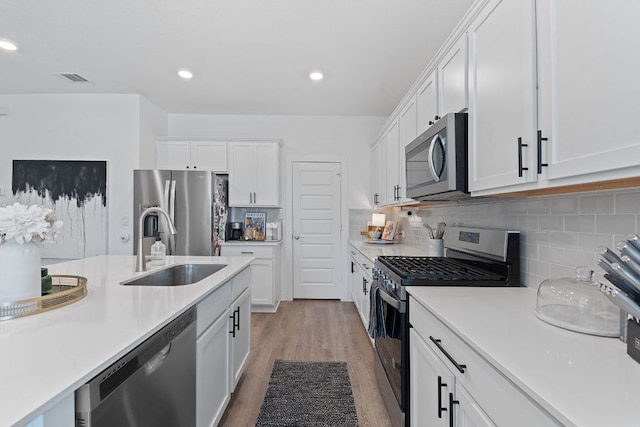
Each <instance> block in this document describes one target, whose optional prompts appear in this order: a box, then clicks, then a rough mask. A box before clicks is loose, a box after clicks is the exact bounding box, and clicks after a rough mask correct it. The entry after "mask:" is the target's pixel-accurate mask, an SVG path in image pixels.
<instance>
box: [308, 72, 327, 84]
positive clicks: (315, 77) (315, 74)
mask: <svg viewBox="0 0 640 427" xmlns="http://www.w3.org/2000/svg"><path fill="white" fill-rule="evenodd" d="M323 77H324V76H323V75H322V73H321V72H320V71H314V72H313V73H311V74H309V78H310V79H311V80H313V81H316V82H317V81H319V80H322V78H323Z"/></svg>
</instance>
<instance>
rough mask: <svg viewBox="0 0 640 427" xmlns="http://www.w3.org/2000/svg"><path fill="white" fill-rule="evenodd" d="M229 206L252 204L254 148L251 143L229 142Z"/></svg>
mask: <svg viewBox="0 0 640 427" xmlns="http://www.w3.org/2000/svg"><path fill="white" fill-rule="evenodd" d="M229 149H230V153H229V160H230V164H229V206H252V203H251V202H252V200H253V191H254V188H253V182H254V173H255V170H254V163H255V160H254V150H253V146H252V144H251V143H248V142H246V143H240V142H232V143H230V144H229Z"/></svg>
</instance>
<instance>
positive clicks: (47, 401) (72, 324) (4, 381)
mask: <svg viewBox="0 0 640 427" xmlns="http://www.w3.org/2000/svg"><path fill="white" fill-rule="evenodd" d="M252 260H253V258H252V257H186V256H180V257H178V256H176V257H172V256H169V257H167V265H170V264H180V263H184V262H210V263H216V264H227V267H226V268H223V269H222V270H220V271H218V272H216V273H215V274H213V275H211V276H209V277H208V278H206V279H204V280H202V281H200V282H198V283H194V284H192V285H187V286H174V287H152V286H122V285H120V284H119V283H120V282H122V281H125V280H127V279H129V278H132V277H139V276H143V275H146V274H149V273H150V272H152V271H153V270H157V269H159V268H163V267H151V268H149V269H148V270H147V271H146V272H142V273H135V272H134V270H135V269H134V266H135V257H134V256H118V255H110V256H100V257H94V258H86V259H82V260H77V261H72V262H65V263H60V264H53V265H50V266H49V274H52V275H55V274H72V275H78V276H83V277H86V278H87V289H88V293H87V296H85V297H84V298H83V299H82V300H80V301H78V302H75V303H73V304H71V305H68V306H66V307H61V308H58V309H54V310H52V311H49V312H45V313H41V314H36V315H31V316H26V317H23V318H17V319H11V320H6V321H3V322H0V349H1V350H0V351H1V353H0V354H1V356H0V360H1V363H0V425H1V426H5V425H14V424H16V423H24V422H27V421H30V420H31V419H32V418H33V417H35V416H37V415H39V414H40V413H42V412H44V411H46V410H47V409H49V408H50V407H52V406H53V405H55V404H56V403H58V401H60V400H61V399H62V398H64V397H65V396H67V395H69V393H72V392H74V391H75V390H76V389H77V388H78V387H79V386H80V385H82V384H84V383H85V382H87V381H88V380H90V379H91V378H93V377H94V376H95V375H96V374H98V373H99V372H100V371H102V370H103V369H104V368H106V367H107V366H109V365H110V364H111V363H113V362H115V361H116V360H117V359H119V358H120V357H121V356H123V355H125V354H126V353H127V352H129V351H130V350H131V349H133V348H134V347H135V346H137V345H138V344H140V343H141V342H143V341H144V340H145V339H146V338H148V337H150V336H151V335H153V334H154V333H155V332H157V331H158V330H160V329H161V328H162V327H163V326H164V325H166V324H167V323H169V322H170V321H171V320H173V319H174V318H176V317H177V316H178V315H180V314H181V313H183V312H184V311H185V310H186V309H187V308H189V307H191V306H193V305H194V304H196V303H197V302H198V301H199V300H201V299H202V298H203V297H204V296H205V295H207V294H208V293H209V292H211V291H212V290H214V289H215V288H216V287H217V286H218V285H220V284H221V283H223V282H225V281H227V280H228V279H230V278H231V277H233V276H235V275H236V274H237V273H238V272H239V271H241V270H242V269H244V268H245V267H246V266H248V265H249V264H250V263H251V261H252Z"/></svg>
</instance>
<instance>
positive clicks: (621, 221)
mask: <svg viewBox="0 0 640 427" xmlns="http://www.w3.org/2000/svg"><path fill="white" fill-rule="evenodd" d="M395 209H396V210H385V211H384V212H385V213H386V214H387V219H395V220H397V221H399V231H404V232H405V237H404V239H403V241H404V242H406V243H410V244H417V245H426V242H427V240H428V235H427V230H426V228H424V226H423V225H422V224H423V222H424V223H428V224H431V225H435V224H437V223H438V222H439V221H444V222H446V223H447V224H448V225H449V226H452V225H477V226H494V227H501V228H515V229H519V230H520V231H521V234H520V240H521V245H520V251H521V254H520V258H521V265H522V267H521V269H522V275H521V276H522V279H523V280H524V284H526V285H527V286H530V287H537V286H538V285H539V284H540V283H541V282H542V281H543V280H546V279H547V278H549V277H573V276H574V274H575V273H574V271H575V268H576V267H577V266H578V265H580V264H584V265H589V266H590V267H591V268H593V269H594V271H596V272H599V271H601V269H600V268H599V267H598V266H597V263H596V262H597V258H598V256H597V255H596V252H597V248H598V247H599V246H606V247H608V248H610V249H612V250H614V251H616V249H615V243H616V242H618V241H620V240H624V239H625V238H626V236H627V235H628V234H635V233H637V232H638V230H640V191H639V189H624V190H608V191H598V192H592V193H583V194H579V195H578V194H573V195H556V196H544V197H536V198H531V199H493V198H482V199H480V198H478V199H471V200H466V201H464V202H460V203H451V204H445V205H440V206H429V207H421V208H420V210H418V211H417V214H416V215H412V216H411V217H408V218H407V217H403V218H401V217H400V216H399V215H398V210H397V208H395ZM371 213H372V211H371V210H368V209H359V210H351V211H350V213H349V236H350V238H352V239H356V240H359V239H360V235H359V233H360V230H364V229H366V223H367V221H370V220H371ZM616 252H617V251H616Z"/></svg>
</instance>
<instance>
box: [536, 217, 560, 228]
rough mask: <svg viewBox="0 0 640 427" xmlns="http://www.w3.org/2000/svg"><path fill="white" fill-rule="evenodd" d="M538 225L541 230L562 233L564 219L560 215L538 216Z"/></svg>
mask: <svg viewBox="0 0 640 427" xmlns="http://www.w3.org/2000/svg"><path fill="white" fill-rule="evenodd" d="M538 224H539V225H540V229H542V230H551V231H562V230H564V217H563V216H562V215H548V216H540V217H539V218H538Z"/></svg>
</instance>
